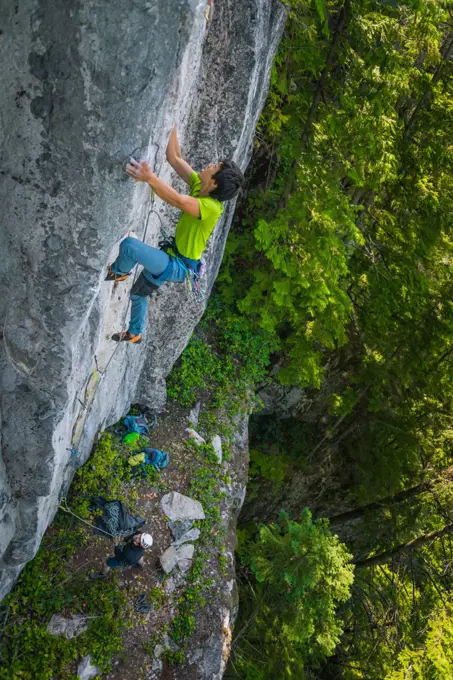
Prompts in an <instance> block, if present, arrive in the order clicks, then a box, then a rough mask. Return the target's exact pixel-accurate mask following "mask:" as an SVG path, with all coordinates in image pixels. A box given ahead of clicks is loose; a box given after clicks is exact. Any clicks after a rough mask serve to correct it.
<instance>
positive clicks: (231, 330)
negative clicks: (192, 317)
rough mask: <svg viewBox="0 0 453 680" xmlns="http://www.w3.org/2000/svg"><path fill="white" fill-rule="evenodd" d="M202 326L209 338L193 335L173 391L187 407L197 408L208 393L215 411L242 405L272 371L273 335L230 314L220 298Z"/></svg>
mask: <svg viewBox="0 0 453 680" xmlns="http://www.w3.org/2000/svg"><path fill="white" fill-rule="evenodd" d="M202 328H203V332H204V333H205V335H206V339H201V338H192V339H191V341H190V343H189V344H188V346H187V347H186V349H185V350H184V352H183V354H182V356H181V360H180V362H179V365H178V366H176V367H175V368H174V369H173V371H172V372H171V374H170V376H169V379H168V394H169V396H170V397H171V398H173V399H176V400H177V401H178V402H179V403H180V404H181V405H182V406H193V405H194V404H195V402H196V400H197V398H198V397H199V396H200V394H201V393H203V392H206V391H207V392H209V393H210V396H211V399H210V401H211V404H212V407H213V408H214V409H215V408H218V407H219V406H228V407H229V408H230V409H231V408H233V409H234V408H238V406H237V405H241V404H242V403H247V402H248V401H250V399H251V393H252V390H253V385H254V384H256V383H257V382H259V381H260V380H262V379H263V378H264V376H265V375H266V373H267V367H268V365H269V361H270V353H271V351H272V350H273V345H272V343H271V341H270V338H269V337H268V336H267V335H266V334H265V333H263V332H260V331H258V332H256V331H255V330H254V328H253V326H252V325H251V324H250V323H248V321H247V320H246V319H245V318H243V317H241V316H238V315H231V314H227V313H226V309H225V308H224V306H223V304H222V303H220V300H219V299H218V298H217V299H216V298H215V297H214V299H213V301H212V302H211V303H210V306H209V307H208V310H207V313H206V316H205V319H204V322H203V324H202ZM235 405H236V406H235Z"/></svg>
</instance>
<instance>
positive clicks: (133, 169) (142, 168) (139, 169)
mask: <svg viewBox="0 0 453 680" xmlns="http://www.w3.org/2000/svg"><path fill="white" fill-rule="evenodd" d="M126 172H127V174H128V175H129V176H130V177H132V178H133V179H135V180H136V181H137V182H149V180H150V179H153V177H154V173H153V171H152V170H151V166H150V164H149V163H147V162H146V161H136V160H135V158H131V162H130V163H128V164H127V165H126Z"/></svg>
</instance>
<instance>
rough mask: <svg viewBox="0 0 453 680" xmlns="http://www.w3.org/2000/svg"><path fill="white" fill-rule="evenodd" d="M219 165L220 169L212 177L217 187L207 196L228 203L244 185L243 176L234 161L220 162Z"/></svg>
mask: <svg viewBox="0 0 453 680" xmlns="http://www.w3.org/2000/svg"><path fill="white" fill-rule="evenodd" d="M221 163H222V167H221V169H220V170H219V171H218V172H216V174H215V175H213V176H212V179H214V180H215V181H216V184H217V186H216V188H215V189H213V190H212V191H210V192H209V195H210V196H212V198H216V199H217V200H218V201H229V200H230V199H231V198H234V197H235V196H236V194H237V193H238V191H240V190H241V188H242V186H243V185H244V175H243V174H242V172H241V170H240V168H239V167H238V166H237V165H236V163H235V162H234V161H221Z"/></svg>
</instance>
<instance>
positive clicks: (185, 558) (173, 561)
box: [160, 543, 195, 574]
mask: <svg viewBox="0 0 453 680" xmlns="http://www.w3.org/2000/svg"><path fill="white" fill-rule="evenodd" d="M194 551H195V546H194V545H193V544H192V543H184V545H181V546H179V548H178V547H175V546H173V545H171V546H170V547H169V548H167V550H166V551H165V552H164V553H163V554H162V555H161V556H160V563H161V566H162V569H163V570H164V572H165V573H166V574H169V573H170V572H171V571H173V569H174V568H175V567H176V565H178V567H179V568H180V570H181V571H182V572H185V571H187V570H188V569H189V568H190V566H191V564H192V557H193V554H194Z"/></svg>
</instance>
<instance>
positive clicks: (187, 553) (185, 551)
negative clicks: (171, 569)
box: [178, 543, 195, 574]
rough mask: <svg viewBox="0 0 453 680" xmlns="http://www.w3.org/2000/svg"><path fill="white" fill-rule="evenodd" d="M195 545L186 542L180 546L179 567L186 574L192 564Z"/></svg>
mask: <svg viewBox="0 0 453 680" xmlns="http://www.w3.org/2000/svg"><path fill="white" fill-rule="evenodd" d="M194 551H195V546H194V545H192V543H184V545H182V546H181V547H180V548H178V569H179V570H180V571H182V573H183V574H184V573H185V572H186V571H187V570H188V569H190V567H191V566H192V557H193V554H194Z"/></svg>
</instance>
